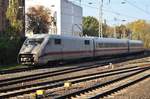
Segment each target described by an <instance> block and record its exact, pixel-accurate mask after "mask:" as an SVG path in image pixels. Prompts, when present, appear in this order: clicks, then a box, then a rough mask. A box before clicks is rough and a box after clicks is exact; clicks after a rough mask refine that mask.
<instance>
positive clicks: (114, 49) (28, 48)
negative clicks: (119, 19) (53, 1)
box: [18, 34, 144, 65]
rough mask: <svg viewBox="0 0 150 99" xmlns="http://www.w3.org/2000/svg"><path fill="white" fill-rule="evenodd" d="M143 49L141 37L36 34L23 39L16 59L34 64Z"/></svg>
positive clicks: (22, 62)
mask: <svg viewBox="0 0 150 99" xmlns="http://www.w3.org/2000/svg"><path fill="white" fill-rule="evenodd" d="M143 50H144V48H143V42H142V41H140V40H128V39H116V38H98V37H73V36H60V35H49V34H35V35H33V36H32V37H29V38H27V39H26V40H25V42H24V44H23V45H22V48H21V50H20V52H19V55H18V61H19V63H21V64H32V65H35V64H46V63H48V62H58V61H68V60H75V59H84V58H94V57H101V56H105V55H117V54H128V53H136V52H142V51H143Z"/></svg>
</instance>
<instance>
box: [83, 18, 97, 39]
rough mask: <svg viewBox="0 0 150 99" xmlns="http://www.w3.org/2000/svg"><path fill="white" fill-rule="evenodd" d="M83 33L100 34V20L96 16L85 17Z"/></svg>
mask: <svg viewBox="0 0 150 99" xmlns="http://www.w3.org/2000/svg"><path fill="white" fill-rule="evenodd" d="M82 23H83V35H87V36H98V24H99V23H98V20H97V19H96V18H94V17H91V16H88V17H83V22H82Z"/></svg>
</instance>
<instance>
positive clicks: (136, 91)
mask: <svg viewBox="0 0 150 99" xmlns="http://www.w3.org/2000/svg"><path fill="white" fill-rule="evenodd" d="M104 99H150V78H147V79H145V80H143V81H141V82H139V83H137V84H135V85H132V86H130V87H128V88H125V89H124V90H121V91H120V92H118V93H115V94H113V95H111V96H108V97H106V98H104Z"/></svg>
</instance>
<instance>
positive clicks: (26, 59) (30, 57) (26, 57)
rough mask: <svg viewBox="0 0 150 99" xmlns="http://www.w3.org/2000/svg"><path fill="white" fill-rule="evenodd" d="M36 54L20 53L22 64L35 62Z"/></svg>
mask: <svg viewBox="0 0 150 99" xmlns="http://www.w3.org/2000/svg"><path fill="white" fill-rule="evenodd" d="M34 56H35V55H34V54H20V55H19V63H21V64H34V62H35V61H34V59H35V57H34Z"/></svg>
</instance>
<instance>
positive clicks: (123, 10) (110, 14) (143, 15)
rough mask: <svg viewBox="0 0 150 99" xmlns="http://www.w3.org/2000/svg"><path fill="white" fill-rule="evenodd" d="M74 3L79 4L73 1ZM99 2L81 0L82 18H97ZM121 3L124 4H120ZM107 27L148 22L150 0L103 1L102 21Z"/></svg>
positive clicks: (97, 0)
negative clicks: (140, 21)
mask: <svg viewBox="0 0 150 99" xmlns="http://www.w3.org/2000/svg"><path fill="white" fill-rule="evenodd" d="M73 1H74V2H75V3H78V4H80V3H79V2H77V1H80V0H73ZM99 1H100V0H81V4H80V5H81V6H82V7H83V16H94V17H96V18H98V17H99V9H98V8H99V4H100V3H99ZM122 2H125V3H124V4H122ZM104 19H105V20H106V22H107V24H109V25H120V24H126V23H129V22H132V21H135V20H138V19H144V20H147V21H149V22H150V0H110V2H109V0H103V20H104Z"/></svg>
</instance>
